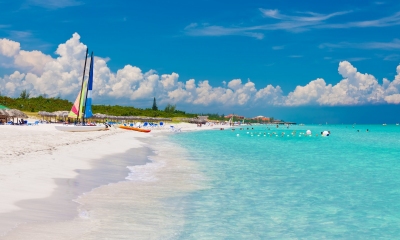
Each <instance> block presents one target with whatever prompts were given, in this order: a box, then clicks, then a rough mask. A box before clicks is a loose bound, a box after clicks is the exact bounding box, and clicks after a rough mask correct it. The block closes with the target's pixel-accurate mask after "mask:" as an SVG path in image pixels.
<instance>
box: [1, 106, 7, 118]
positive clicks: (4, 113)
mask: <svg viewBox="0 0 400 240" xmlns="http://www.w3.org/2000/svg"><path fill="white" fill-rule="evenodd" d="M0 115H4V116H8V113H7V112H6V110H5V109H1V108H0Z"/></svg>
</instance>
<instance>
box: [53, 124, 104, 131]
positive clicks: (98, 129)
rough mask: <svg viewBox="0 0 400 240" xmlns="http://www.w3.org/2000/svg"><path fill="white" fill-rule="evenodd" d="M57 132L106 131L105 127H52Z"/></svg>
mask: <svg viewBox="0 0 400 240" xmlns="http://www.w3.org/2000/svg"><path fill="white" fill-rule="evenodd" d="M54 127H55V128H56V129H57V130H59V131H64V132H93V131H104V130H108V128H107V127H106V126H75V125H74V126H68V125H67V126H54Z"/></svg>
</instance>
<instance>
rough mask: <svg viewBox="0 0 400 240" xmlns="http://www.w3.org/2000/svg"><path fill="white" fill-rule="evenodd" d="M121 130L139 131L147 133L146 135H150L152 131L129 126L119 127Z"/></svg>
mask: <svg viewBox="0 0 400 240" xmlns="http://www.w3.org/2000/svg"><path fill="white" fill-rule="evenodd" d="M119 128H122V129H126V130H133V131H138V132H145V133H148V132H150V131H151V130H150V129H143V128H137V127H129V126H119Z"/></svg>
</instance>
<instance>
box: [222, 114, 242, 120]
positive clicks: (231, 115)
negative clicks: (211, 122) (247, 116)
mask: <svg viewBox="0 0 400 240" xmlns="http://www.w3.org/2000/svg"><path fill="white" fill-rule="evenodd" d="M231 117H234V118H236V119H244V117H243V116H239V115H235V114H229V115H227V116H225V118H228V119H229V118H231Z"/></svg>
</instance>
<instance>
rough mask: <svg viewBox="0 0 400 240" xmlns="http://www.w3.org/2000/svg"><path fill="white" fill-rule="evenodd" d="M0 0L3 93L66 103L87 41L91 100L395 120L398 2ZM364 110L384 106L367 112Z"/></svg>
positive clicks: (399, 92) (300, 117)
mask: <svg viewBox="0 0 400 240" xmlns="http://www.w3.org/2000/svg"><path fill="white" fill-rule="evenodd" d="M0 6H1V7H0V14H1V16H2V18H1V19H0V40H2V42H0V83H1V86H0V91H1V92H2V94H7V95H10V96H17V95H19V93H20V91H21V90H22V89H28V90H29V91H30V92H31V95H33V96H34V95H39V94H43V93H46V94H47V95H49V96H61V97H65V98H68V99H70V100H73V99H74V98H75V93H76V92H77V89H78V88H79V87H78V86H79V81H80V80H79V74H78V72H81V70H82V67H83V66H82V65H83V64H81V61H82V58H83V57H84V55H83V54H84V53H83V52H84V47H83V46H88V47H89V50H91V51H94V52H95V56H96V57H97V60H96V62H95V72H97V73H98V75H95V83H94V92H95V94H94V97H93V101H94V102H95V103H96V102H98V103H110V104H120V105H133V106H138V107H150V106H151V104H152V98H153V96H156V97H157V98H158V99H159V105H161V106H163V105H166V104H167V103H174V104H177V106H178V108H179V109H183V110H186V111H189V112H218V113H225V114H228V113H231V112H235V113H237V114H242V115H246V116H248V117H251V116H255V115H266V116H274V117H275V118H283V119H285V120H291V121H298V122H313V120H315V121H316V122H318V121H320V122H326V121H330V120H332V118H334V120H332V121H333V122H336V123H342V122H348V123H352V122H355V121H358V122H360V121H361V122H363V121H365V119H369V120H368V121H370V122H377V123H378V122H379V123H380V122H382V121H393V122H400V116H399V114H393V113H396V112H399V111H398V110H399V106H398V104H399V103H400V76H399V75H400V73H398V71H397V67H398V66H399V63H400V36H399V35H398V32H399V30H400V2H398V1H367V0H364V1H342V0H337V1H324V2H323V4H321V1H314V0H312V1H295V0H290V1H289V0H280V1H278V0H271V1H208V0H203V1H178V0H177V1H154V0H150V1H78V0H58V1H55V0H27V1H12V2H10V1H7V2H6V1H1V0H0ZM75 33H76V35H73V34H75ZM68 41H69V42H68ZM18 44H19V45H18ZM17 45H18V46H17ZM60 46H61V47H60ZM63 46H64V47H63ZM63 59H64V60H63ZM16 71H17V73H16ZM399 71H400V68H399ZM100 73H101V74H100ZM163 75H164V77H163ZM96 78H97V79H96ZM384 79H386V82H385V80H384ZM205 82H206V84H205ZM7 83H8V85H7ZM6 85H7V86H6ZM96 85H97V86H96ZM46 86H47V87H46ZM268 86H270V87H268ZM96 88H97V89H96ZM348 109H350V110H348ZM368 109H371V111H372V110H373V109H375V110H374V112H380V113H382V114H380V115H379V116H374V117H372V118H371V116H370V115H371V112H370V111H369V110H368ZM386 111H387V112H386ZM326 113H329V114H326ZM382 115H383V117H382ZM385 115H386V118H385ZM388 115H391V117H388ZM332 116H335V117H332ZM397 116H398V117H397ZM368 121H367V122H368Z"/></svg>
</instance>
